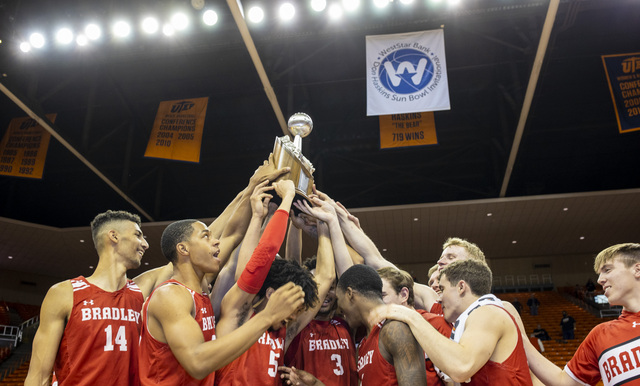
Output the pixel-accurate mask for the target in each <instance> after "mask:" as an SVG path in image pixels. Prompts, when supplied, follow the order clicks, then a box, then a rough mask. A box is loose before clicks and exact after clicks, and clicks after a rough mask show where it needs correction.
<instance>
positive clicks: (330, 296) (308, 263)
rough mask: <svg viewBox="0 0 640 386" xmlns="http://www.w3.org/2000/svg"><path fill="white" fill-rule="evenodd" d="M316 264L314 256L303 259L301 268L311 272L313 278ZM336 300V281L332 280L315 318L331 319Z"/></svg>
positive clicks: (336, 304)
mask: <svg viewBox="0 0 640 386" xmlns="http://www.w3.org/2000/svg"><path fill="white" fill-rule="evenodd" d="M316 263H317V258H316V256H315V255H314V256H312V257H309V258H307V259H305V261H303V262H302V266H303V267H304V268H305V269H306V270H307V271H309V272H311V274H312V275H313V276H315V275H316ZM337 300H338V298H337V297H336V281H335V280H334V282H333V284H332V285H331V288H330V289H329V292H327V296H325V297H324V299H323V301H322V306H321V307H320V309H319V310H318V314H317V315H316V318H321V319H323V320H324V319H330V318H331V317H333V314H334V313H335V310H336V308H337V307H338V301H337Z"/></svg>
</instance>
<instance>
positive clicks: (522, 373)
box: [465, 306, 533, 386]
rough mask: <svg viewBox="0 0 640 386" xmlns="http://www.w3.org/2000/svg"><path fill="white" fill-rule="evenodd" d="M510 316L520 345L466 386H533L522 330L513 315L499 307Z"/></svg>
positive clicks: (484, 368)
mask: <svg viewBox="0 0 640 386" xmlns="http://www.w3.org/2000/svg"><path fill="white" fill-rule="evenodd" d="M493 307H498V306H493ZM498 308H499V309H501V310H503V311H504V312H506V313H507V315H509V317H510V318H511V320H512V321H513V324H514V326H516V331H517V333H518V343H517V344H516V347H515V348H514V349H513V351H512V352H511V355H509V357H508V358H507V359H506V360H505V361H504V362H502V363H497V362H493V361H488V362H487V363H485V365H484V366H482V367H481V368H480V370H478V372H476V373H475V374H474V375H473V376H472V377H471V382H469V383H465V385H469V386H473V385H500V386H506V385H514V386H520V385H533V382H532V381H531V374H530V373H529V363H528V362H527V355H526V353H525V351H524V345H523V343H522V342H523V341H522V334H521V333H520V328H519V327H518V325H517V324H516V320H515V319H514V318H513V316H511V314H510V313H509V312H508V311H507V310H505V309H504V308H502V307H498Z"/></svg>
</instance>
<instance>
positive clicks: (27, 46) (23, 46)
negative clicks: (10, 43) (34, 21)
mask: <svg viewBox="0 0 640 386" xmlns="http://www.w3.org/2000/svg"><path fill="white" fill-rule="evenodd" d="M20 51H22V52H29V51H31V44H29V43H27V42H22V43H20Z"/></svg>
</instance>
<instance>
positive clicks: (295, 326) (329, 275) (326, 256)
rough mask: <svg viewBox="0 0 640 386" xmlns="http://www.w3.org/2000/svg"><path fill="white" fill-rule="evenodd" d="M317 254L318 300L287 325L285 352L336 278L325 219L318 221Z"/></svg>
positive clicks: (310, 318)
mask: <svg viewBox="0 0 640 386" xmlns="http://www.w3.org/2000/svg"><path fill="white" fill-rule="evenodd" d="M317 256H318V257H317V260H316V274H315V276H314V279H315V281H316V284H317V285H318V301H317V302H316V304H315V306H314V307H313V308H309V309H308V310H305V311H304V312H303V313H302V314H300V315H299V316H298V317H297V318H296V320H295V321H293V322H291V323H290V324H289V325H287V336H286V338H285V343H284V349H285V352H286V350H287V348H288V347H289V344H291V341H292V340H293V338H295V336H296V335H298V334H299V333H300V331H302V329H303V328H304V327H305V326H306V325H307V324H309V322H310V321H311V320H312V319H313V318H314V317H315V316H316V314H317V313H318V311H319V310H320V307H322V301H323V300H324V298H325V297H326V296H327V293H328V292H329V290H330V289H331V286H332V285H333V282H334V281H335V279H336V266H335V263H334V260H333V249H332V247H331V239H330V238H329V228H328V227H327V224H326V223H324V221H319V222H318V253H317Z"/></svg>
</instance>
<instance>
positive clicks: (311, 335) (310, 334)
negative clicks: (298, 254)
mask: <svg viewBox="0 0 640 386" xmlns="http://www.w3.org/2000/svg"><path fill="white" fill-rule="evenodd" d="M634 323H635V322H634ZM633 327H635V326H633ZM309 336H310V337H312V338H313V332H311V333H309Z"/></svg>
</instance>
